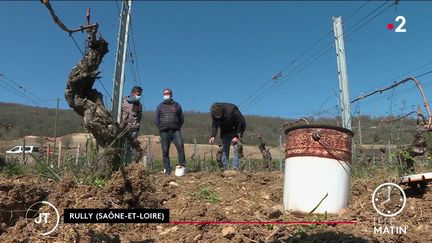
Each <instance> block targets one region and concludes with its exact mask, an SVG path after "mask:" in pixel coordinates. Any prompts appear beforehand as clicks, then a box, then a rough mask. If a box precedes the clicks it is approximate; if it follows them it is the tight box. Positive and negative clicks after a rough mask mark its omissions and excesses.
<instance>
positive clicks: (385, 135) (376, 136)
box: [0, 102, 415, 146]
mask: <svg viewBox="0 0 432 243" xmlns="http://www.w3.org/2000/svg"><path fill="white" fill-rule="evenodd" d="M245 118H246V122H247V130H246V133H245V138H244V140H245V143H247V144H257V143H258V139H257V138H256V137H255V136H254V134H255V133H256V132H258V133H259V134H262V135H263V137H264V141H265V142H266V143H267V144H268V145H270V146H277V143H278V140H279V134H281V133H282V134H283V131H282V130H281V129H280V128H279V126H280V124H281V123H283V122H285V121H287V119H283V118H280V117H264V116H245ZM393 118H394V117H370V116H361V118H360V121H361V127H362V140H363V141H362V142H363V144H387V143H388V141H392V143H393V144H408V143H410V142H411V141H412V139H413V135H414V131H415V120H414V119H411V118H405V119H402V120H398V121H394V122H381V120H383V119H387V120H389V119H393ZM293 119H297V117H295V118H293ZM307 119H308V120H309V122H311V123H323V124H333V125H336V124H337V121H340V118H319V119H318V118H312V117H311V118H307ZM54 120H55V109H47V108H40V107H33V106H26V105H20V104H13V103H1V102H0V124H12V125H13V126H14V127H13V128H12V129H9V130H7V129H5V128H2V127H0V139H1V140H5V139H16V138H20V137H23V136H26V135H36V136H53V134H54ZM153 120H154V112H152V111H146V112H144V114H143V119H142V127H141V131H140V133H141V134H148V135H158V133H159V132H158V131H157V129H156V126H155V125H154V122H153ZM352 125H353V131H354V133H355V134H356V135H355V138H354V140H355V141H358V138H359V136H358V118H357V117H354V118H353V123H352ZM57 127H58V128H57V135H58V136H63V135H66V134H70V133H75V132H85V129H84V128H83V127H82V118H81V117H80V116H78V115H77V114H75V113H74V112H73V111H72V110H60V111H59V114H58V126H57ZM210 129H211V119H210V115H209V113H203V112H185V124H184V127H183V129H182V134H183V137H184V140H185V143H193V141H194V139H196V140H197V143H207V141H208V139H209V136H210Z"/></svg>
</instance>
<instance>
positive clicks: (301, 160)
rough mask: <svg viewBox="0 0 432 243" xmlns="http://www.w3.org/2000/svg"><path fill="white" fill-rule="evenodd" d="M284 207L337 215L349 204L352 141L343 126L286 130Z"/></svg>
mask: <svg viewBox="0 0 432 243" xmlns="http://www.w3.org/2000/svg"><path fill="white" fill-rule="evenodd" d="M285 133H286V135H287V141H286V159H285V175H284V192H283V206H284V210H286V211H290V212H291V213H292V214H294V215H298V216H301V215H306V214H308V213H310V212H311V211H312V210H314V209H315V208H316V209H315V210H314V211H313V213H315V214H323V213H330V214H336V213H338V212H340V210H341V209H343V208H346V207H348V198H349V193H350V177H351V170H350V163H351V140H352V136H353V133H352V132H351V131H350V130H348V129H344V128H340V127H334V126H325V125H307V126H297V127H292V128H289V129H287V130H286V132H285Z"/></svg>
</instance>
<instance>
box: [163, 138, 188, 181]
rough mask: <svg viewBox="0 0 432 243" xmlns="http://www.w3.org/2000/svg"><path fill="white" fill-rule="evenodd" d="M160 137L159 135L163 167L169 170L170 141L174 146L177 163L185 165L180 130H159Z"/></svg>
mask: <svg viewBox="0 0 432 243" xmlns="http://www.w3.org/2000/svg"><path fill="white" fill-rule="evenodd" d="M160 137H161V145H162V157H163V164H164V169H165V170H166V171H167V172H168V173H169V172H171V162H170V157H169V149H170V145H171V141H172V142H173V143H174V145H175V146H176V149H177V154H178V162H179V164H180V165H182V166H186V157H185V152H184V145H183V138H182V135H181V132H180V130H177V131H166V132H160Z"/></svg>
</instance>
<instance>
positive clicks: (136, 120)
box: [120, 86, 143, 163]
mask: <svg viewBox="0 0 432 243" xmlns="http://www.w3.org/2000/svg"><path fill="white" fill-rule="evenodd" d="M142 92H143V89H142V88H141V87H139V86H134V87H133V88H132V91H131V94H130V95H129V96H126V97H124V98H123V100H122V106H121V121H120V129H122V130H125V129H127V130H128V131H127V135H126V141H125V147H126V153H125V159H124V160H125V163H130V162H131V158H132V150H133V149H135V150H136V151H137V152H138V153H139V157H141V155H142V149H141V144H140V142H139V141H138V139H137V138H138V133H139V129H140V123H141V116H142V104H141V102H140V99H141V95H142ZM139 157H138V159H137V161H136V162H138V160H139Z"/></svg>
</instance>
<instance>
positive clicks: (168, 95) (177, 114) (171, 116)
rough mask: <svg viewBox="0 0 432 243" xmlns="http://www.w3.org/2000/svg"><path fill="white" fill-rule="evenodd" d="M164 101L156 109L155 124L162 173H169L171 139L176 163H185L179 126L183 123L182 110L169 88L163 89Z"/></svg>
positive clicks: (182, 164)
mask: <svg viewBox="0 0 432 243" xmlns="http://www.w3.org/2000/svg"><path fill="white" fill-rule="evenodd" d="M163 99H164V101H163V102H162V103H160V104H159V106H158V107H157V109H156V118H155V124H156V126H157V127H158V128H159V132H160V137H161V145H162V155H163V164H164V173H165V174H166V175H169V174H170V173H171V162H170V158H169V148H170V145H171V141H172V142H173V143H174V145H175V146H176V149H177V153H178V163H179V164H180V165H181V166H185V165H186V157H185V152H184V145H183V138H182V135H181V127H182V126H183V123H184V116H183V110H182V108H181V106H180V104H179V103H177V102H176V101H174V100H173V98H172V91H171V89H164V90H163Z"/></svg>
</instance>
